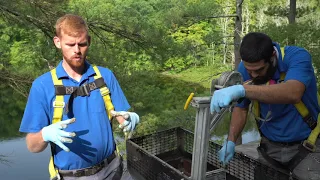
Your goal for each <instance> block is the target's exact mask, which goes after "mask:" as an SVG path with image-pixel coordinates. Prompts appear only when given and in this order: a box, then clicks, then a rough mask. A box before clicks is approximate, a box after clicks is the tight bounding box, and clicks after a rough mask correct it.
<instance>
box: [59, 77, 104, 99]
mask: <svg viewBox="0 0 320 180" xmlns="http://www.w3.org/2000/svg"><path fill="white" fill-rule="evenodd" d="M105 85H106V83H105V82H104V80H103V78H102V77H101V78H98V79H96V80H94V81H93V82H91V83H88V84H83V85H82V86H80V87H78V86H63V85H55V86H54V88H55V93H56V95H71V94H73V95H74V96H89V95H90V91H93V90H95V89H99V88H101V87H103V86H105Z"/></svg>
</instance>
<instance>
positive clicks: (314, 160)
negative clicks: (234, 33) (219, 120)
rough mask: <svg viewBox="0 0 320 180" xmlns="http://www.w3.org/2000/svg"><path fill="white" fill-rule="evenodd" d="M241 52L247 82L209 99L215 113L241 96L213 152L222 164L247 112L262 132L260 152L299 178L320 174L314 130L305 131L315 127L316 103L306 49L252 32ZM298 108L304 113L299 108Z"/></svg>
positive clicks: (319, 150)
mask: <svg viewBox="0 0 320 180" xmlns="http://www.w3.org/2000/svg"><path fill="white" fill-rule="evenodd" d="M240 56H241V59H242V62H241V63H240V64H239V68H238V71H239V72H240V73H241V74H242V76H243V80H244V81H247V83H244V85H234V86H230V87H227V88H224V89H221V90H217V91H215V92H214V94H213V96H212V99H211V104H210V110H211V112H220V109H221V108H224V107H227V106H228V105H229V104H230V103H231V102H233V101H236V100H238V99H240V98H244V100H243V101H242V102H241V103H239V104H238V105H237V106H236V107H235V108H234V109H233V112H232V118H231V124H230V129H229V135H228V140H227V142H226V143H225V144H224V146H223V147H222V149H221V150H220V151H219V153H218V155H219V159H220V161H221V162H222V163H223V164H224V165H226V164H228V163H229V161H230V160H231V159H232V158H233V155H234V151H235V142H236V140H237V138H238V137H239V135H240V134H241V131H242V130H243V128H244V126H245V124H246V120H247V114H248V112H249V113H252V114H253V115H254V116H255V119H256V121H257V125H258V128H259V131H260V134H261V142H260V146H259V147H258V152H259V155H260V157H263V158H264V159H265V160H267V162H269V163H270V164H271V165H272V166H275V167H276V168H282V169H284V170H286V171H288V172H289V173H290V172H291V173H293V175H294V176H296V177H298V178H299V179H319V177H320V163H319V160H320V140H319V138H318V139H317V137H318V134H313V135H311V134H310V133H311V131H312V130H313V129H318V128H320V126H319V125H318V126H317V119H318V114H319V112H320V108H319V105H318V99H317V84H316V83H317V82H316V76H315V74H314V69H313V66H312V61H311V56H310V54H309V53H308V52H307V51H306V50H305V49H303V48H300V47H297V46H286V47H285V48H284V50H283V52H282V51H281V48H280V46H279V44H277V43H274V42H272V40H271V39H270V37H268V36H267V35H265V34H263V33H257V32H253V33H249V34H247V35H246V36H245V37H244V38H243V40H242V42H241V46H240ZM250 103H253V104H254V105H253V106H250V107H254V108H255V109H253V110H252V109H251V108H250V107H249V104H250ZM297 104H299V105H297ZM301 104H304V105H305V108H301V107H302V106H301ZM298 106H299V107H298ZM301 109H302V110H303V111H304V112H308V113H306V114H303V113H301V112H300V110H301ZM313 137H314V139H313ZM310 139H311V140H310ZM312 140H314V143H312V142H311V141H312ZM313 145H315V146H313ZM266 178H267V179H268V178H270V177H266ZM259 179H263V177H259Z"/></svg>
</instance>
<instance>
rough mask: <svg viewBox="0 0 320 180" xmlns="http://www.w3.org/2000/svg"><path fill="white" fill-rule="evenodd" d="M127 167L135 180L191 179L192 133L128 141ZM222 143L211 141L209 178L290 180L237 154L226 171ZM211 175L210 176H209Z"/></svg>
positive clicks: (181, 131)
mask: <svg viewBox="0 0 320 180" xmlns="http://www.w3.org/2000/svg"><path fill="white" fill-rule="evenodd" d="M126 146H127V166H128V170H129V172H130V174H131V175H132V176H133V178H134V179H136V180H140V179H141V180H182V179H190V174H191V164H192V151H193V133H192V132H190V131H188V130H185V129H182V128H179V127H177V128H172V129H169V130H165V131H161V132H157V133H154V134H150V135H146V136H142V137H137V138H133V139H130V140H128V141H127V144H126ZM220 149H221V146H220V145H219V144H216V143H214V142H212V141H210V142H209V148H208V159H207V176H206V177H207V179H219V180H223V179H227V180H234V179H241V180H247V179H268V180H269V179H270V180H272V179H275V180H277V179H288V176H287V175H286V174H284V173H281V172H278V171H277V170H276V169H273V168H271V167H268V166H266V165H263V164H261V163H259V162H258V161H256V160H253V159H250V158H249V157H246V156H245V155H243V154H239V153H236V154H235V156H234V158H233V160H232V161H231V162H230V163H229V165H228V166H227V168H226V170H223V171H221V169H222V166H221V163H220V162H219V160H218V157H217V152H218V151H219V150H220ZM209 174H210V175H209Z"/></svg>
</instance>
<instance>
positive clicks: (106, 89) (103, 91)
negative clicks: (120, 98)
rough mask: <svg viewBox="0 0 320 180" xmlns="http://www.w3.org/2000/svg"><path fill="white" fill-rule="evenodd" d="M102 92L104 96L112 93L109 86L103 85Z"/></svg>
mask: <svg viewBox="0 0 320 180" xmlns="http://www.w3.org/2000/svg"><path fill="white" fill-rule="evenodd" d="M100 93H101V95H102V96H106V95H108V94H110V91H109V89H108V88H107V87H102V88H100Z"/></svg>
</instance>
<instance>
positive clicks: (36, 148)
mask: <svg viewBox="0 0 320 180" xmlns="http://www.w3.org/2000/svg"><path fill="white" fill-rule="evenodd" d="M26 142H27V147H28V150H29V151H30V152H34V153H38V152H41V151H43V150H44V149H45V148H46V147H47V146H48V143H47V142H45V141H44V140H43V137H42V130H41V131H39V132H37V133H28V134H27V136H26Z"/></svg>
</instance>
